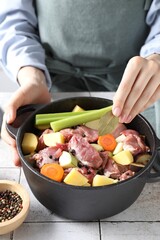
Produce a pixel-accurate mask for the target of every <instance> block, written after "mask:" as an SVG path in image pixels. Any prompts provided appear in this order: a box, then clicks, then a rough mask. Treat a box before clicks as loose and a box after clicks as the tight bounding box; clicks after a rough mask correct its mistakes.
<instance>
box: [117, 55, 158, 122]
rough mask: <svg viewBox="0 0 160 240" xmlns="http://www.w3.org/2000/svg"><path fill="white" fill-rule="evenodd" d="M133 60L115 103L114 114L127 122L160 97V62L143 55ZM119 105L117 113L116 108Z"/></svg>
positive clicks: (129, 64)
mask: <svg viewBox="0 0 160 240" xmlns="http://www.w3.org/2000/svg"><path fill="white" fill-rule="evenodd" d="M133 60H134V61H136V63H135V62H134V61H133ZM133 60H132V61H130V62H129V63H128V65H127V67H126V70H125V72H124V75H123V78H122V82H121V83H120V86H119V88H118V90H117V92H116V95H115V97H114V104H113V114H115V115H116V116H118V117H119V120H120V122H126V123H127V122H130V121H131V120H132V119H133V118H134V117H135V116H136V115H137V114H138V113H140V112H141V111H143V110H144V109H146V108H147V107H149V106H150V105H152V104H153V103H154V102H155V101H156V100H157V99H158V98H160V88H159V86H160V63H159V62H158V61H154V60H152V59H144V58H141V57H134V59H133ZM132 65H133V68H132ZM136 66H137V67H136ZM132 70H134V73H133V71H132ZM119 106H120V108H121V110H120V111H119V114H117V113H116V111H115V109H116V108H117V107H119Z"/></svg>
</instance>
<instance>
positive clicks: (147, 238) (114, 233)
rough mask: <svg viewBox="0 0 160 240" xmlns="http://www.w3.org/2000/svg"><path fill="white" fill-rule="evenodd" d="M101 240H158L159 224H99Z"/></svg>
mask: <svg viewBox="0 0 160 240" xmlns="http://www.w3.org/2000/svg"><path fill="white" fill-rule="evenodd" d="M101 234H102V236H101V240H135V239H136V240H159V239H160V223H152V222H151V223H149V222H118V223H115V222H113V223H101Z"/></svg>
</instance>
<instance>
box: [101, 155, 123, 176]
mask: <svg viewBox="0 0 160 240" xmlns="http://www.w3.org/2000/svg"><path fill="white" fill-rule="evenodd" d="M120 174H121V173H120V170H119V168H118V165H117V163H116V162H115V161H114V160H113V159H112V158H110V157H109V158H108V161H107V164H106V166H105V168H104V175H105V176H107V177H111V178H114V179H118V178H119V177H120Z"/></svg>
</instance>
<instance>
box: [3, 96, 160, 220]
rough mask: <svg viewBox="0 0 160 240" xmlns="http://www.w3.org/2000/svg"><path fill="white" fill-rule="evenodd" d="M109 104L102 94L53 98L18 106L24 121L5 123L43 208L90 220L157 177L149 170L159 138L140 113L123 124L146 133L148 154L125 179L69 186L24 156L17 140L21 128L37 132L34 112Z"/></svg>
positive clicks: (117, 208)
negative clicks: (45, 174)
mask: <svg viewBox="0 0 160 240" xmlns="http://www.w3.org/2000/svg"><path fill="white" fill-rule="evenodd" d="M111 104H112V101H110V100H107V99H103V98H95V97H75V98H70V99H62V100H57V101H54V102H52V103H50V104H48V105H45V106H41V107H40V106H34V105H31V106H28V107H25V108H22V109H19V111H18V116H19V117H17V121H19V119H20V118H21V119H20V122H21V121H22V119H23V120H24V116H25V121H24V122H23V124H21V126H20V127H17V126H16V125H17V121H15V123H14V124H12V125H9V126H7V129H8V131H9V132H10V134H11V135H12V136H14V137H15V138H16V142H17V148H18V152H19V155H20V158H21V161H22V167H23V170H24V173H25V176H26V179H27V181H28V184H29V186H30V188H31V190H32V192H33V194H34V195H35V197H36V198H37V199H38V201H39V202H40V203H42V204H43V205H44V206H45V207H46V208H48V209H50V210H51V211H52V212H54V213H56V214H58V215H60V216H62V217H65V218H68V219H74V220H82V221H90V220H97V219H103V218H107V217H110V216H113V215H115V214H117V213H120V212H121V211H123V210H125V209H126V208H128V207H129V206H130V205H131V204H133V203H134V202H135V200H136V199H137V198H138V196H139V195H140V193H141V191H142V190H143V187H144V185H145V184H146V183H147V182H155V181H159V180H160V172H156V173H151V169H152V167H153V166H154V164H155V163H156V166H158V164H157V162H158V156H159V151H160V147H159V146H160V140H159V139H158V138H157V137H156V134H155V132H154V130H153V128H152V127H151V125H150V124H149V123H148V121H147V120H146V119H145V118H144V117H142V116H141V115H138V116H137V117H136V118H135V119H134V120H133V121H132V122H131V123H130V124H127V127H128V128H131V129H135V130H137V131H138V132H140V133H141V134H143V135H145V136H146V140H147V145H149V147H150V149H151V153H152V158H151V160H150V161H149V163H148V164H147V165H146V166H145V167H144V168H142V170H140V171H139V172H138V173H136V174H135V176H134V177H132V178H130V179H128V180H125V181H122V182H119V183H117V184H113V185H108V186H101V187H78V186H71V185H67V184H64V183H59V182H56V181H53V180H50V179H49V178H47V177H45V176H43V175H41V174H40V173H39V172H38V171H37V170H36V169H35V168H34V167H33V166H32V165H31V163H29V162H28V161H27V160H26V159H25V157H24V155H23V153H22V148H21V143H22V139H23V135H24V133H25V132H35V133H37V130H36V129H35V128H34V121H35V115H36V114H38V113H50V112H64V111H71V110H72V109H73V107H74V106H75V105H79V106H81V107H82V108H84V109H86V110H87V109H98V108H102V107H106V106H109V105H111ZM28 112H29V114H30V116H29V117H28V116H26V114H28ZM22 116H23V117H22ZM18 125H19V123H18Z"/></svg>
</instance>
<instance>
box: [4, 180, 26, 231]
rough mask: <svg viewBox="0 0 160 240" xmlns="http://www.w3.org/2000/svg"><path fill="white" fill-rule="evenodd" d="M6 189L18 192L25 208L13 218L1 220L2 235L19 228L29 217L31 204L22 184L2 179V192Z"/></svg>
mask: <svg viewBox="0 0 160 240" xmlns="http://www.w3.org/2000/svg"><path fill="white" fill-rule="evenodd" d="M6 190H9V191H12V192H16V193H17V194H18V195H19V196H20V197H21V198H22V205H23V208H22V210H21V211H20V212H19V213H18V214H17V215H16V216H15V217H13V218H12V219H10V220H7V221H5V222H0V235H3V234H7V233H9V232H12V231H13V230H15V229H16V228H18V227H19V226H20V225H21V224H22V223H23V222H24V220H25V218H26V217H27V214H28V212H29V205H30V200H29V194H28V192H27V191H26V190H25V188H24V187H23V186H22V185H21V184H18V183H16V182H14V181H8V180H0V192H3V191H6Z"/></svg>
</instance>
